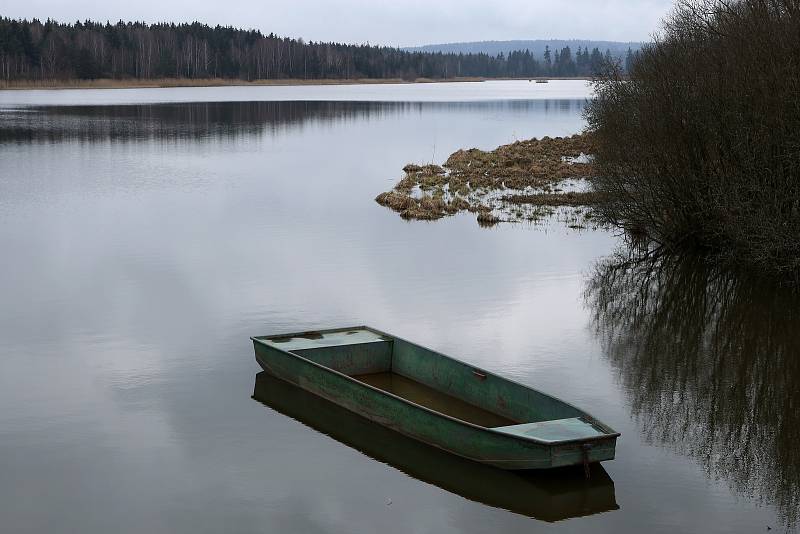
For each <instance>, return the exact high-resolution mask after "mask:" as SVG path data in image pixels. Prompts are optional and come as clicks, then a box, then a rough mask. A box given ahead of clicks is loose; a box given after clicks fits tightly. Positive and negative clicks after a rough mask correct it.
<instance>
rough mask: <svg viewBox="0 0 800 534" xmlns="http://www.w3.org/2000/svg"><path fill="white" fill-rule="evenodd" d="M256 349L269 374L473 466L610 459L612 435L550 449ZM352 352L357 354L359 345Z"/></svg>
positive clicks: (290, 355)
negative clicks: (457, 457) (473, 463)
mask: <svg viewBox="0 0 800 534" xmlns="http://www.w3.org/2000/svg"><path fill="white" fill-rule="evenodd" d="M254 347H255V353H256V360H257V361H258V363H259V365H260V366H261V367H262V369H264V371H266V372H267V373H269V374H271V375H273V376H275V377H277V378H280V379H282V380H285V381H287V382H289V383H291V384H294V385H296V386H298V387H300V388H302V389H304V390H306V391H308V392H310V393H313V394H315V395H317V396H319V397H322V398H324V399H327V400H328V401H330V402H332V403H334V404H336V405H338V406H341V407H343V408H345V409H347V410H350V411H351V412H354V413H356V414H358V415H360V416H362V417H365V418H367V419H369V420H371V421H374V422H375V423H378V424H380V425H383V426H385V427H387V428H390V429H392V430H394V431H396V432H399V433H401V434H403V435H405V436H408V437H411V438H413V439H416V440H419V441H421V442H423V443H426V444H428V445H432V446H434V447H437V448H439V449H443V450H445V451H448V452H450V453H452V454H456V455H458V456H461V457H464V458H468V459H470V460H473V461H477V462H481V463H484V464H489V465H492V466H495V467H498V468H501V469H509V470H529V469H550V468H555V467H562V466H568V465H580V464H586V463H593V462H600V461H605V460H611V459H613V458H614V452H615V446H616V435H611V436H608V437H605V438H602V439H591V440H583V441H570V442H566V443H553V444H549V443H540V442H537V441H534V440H529V439H525V438H521V437H517V436H512V435H507V434H503V433H501V432H497V431H495V430H493V429H491V428H484V427H480V426H477V425H473V424H470V423H467V422H464V421H460V420H458V419H454V418H452V417H447V416H445V415H443V414H440V413H437V412H435V411H432V410H429V409H426V408H425V407H423V406H419V405H417V404H414V403H411V402H408V401H407V400H405V399H403V398H400V397H397V396H394V395H391V394H388V393H386V392H385V391H382V390H379V389H376V388H373V387H370V386H368V385H366V384H364V383H362V382H360V381H358V380H356V379H354V378H352V377H351V376H348V375H347V374H344V373H341V372H337V371H335V370H333V369H329V368H327V367H325V366H323V365H320V364H318V363H316V362H314V361H311V360H309V359H306V358H304V357H301V356H299V355H297V354H294V353H291V352H288V351H284V350H280V349H277V348H275V347H272V346H269V345H267V344H264V343H261V342H260V341H259V340H258V339H254ZM367 348H368V347H364V349H367ZM350 349H351V352H352V353H353V354H358V353H360V351H359V350H357V349H358V347H357V346H350Z"/></svg>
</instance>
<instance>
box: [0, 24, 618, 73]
mask: <svg viewBox="0 0 800 534" xmlns="http://www.w3.org/2000/svg"><path fill="white" fill-rule="evenodd" d="M632 57H633V55H632V53H631V52H630V51H629V54H628V58H627V60H626V62H625V63H629V62H630V61H631V58H632ZM614 60H615V59H614V58H612V57H611V53H610V52H609V51H606V53H605V54H603V53H601V52H600V50H598V49H596V48H595V49H594V50H592V51H591V52H590V51H589V50H588V49H585V50H582V49H580V48H579V49H578V50H577V52H575V53H573V52H572V50H570V48H569V47H565V48H563V49H561V50H555V51H552V52H551V51H550V50H549V49H548V50H547V51H546V52H545V54H544V56H543V57H541V58H535V57H533V55H532V54H531V52H530V51H528V50H524V51H516V52H511V53H510V54H508V55H507V56H506V55H504V54H502V53H501V54H499V55H497V56H490V55H487V54H443V53H429V52H406V51H402V50H400V49H397V48H391V47H385V46H373V45H368V44H361V45H351V44H341V43H323V42H308V43H306V42H304V41H303V40H302V39H290V38H286V37H278V36H276V35H274V34H272V33H270V34H269V35H264V34H262V33H261V32H260V31H257V30H241V29H236V28H232V27H222V26H215V27H213V28H212V27H210V26H208V25H206V24H201V23H199V22H194V23H191V24H174V23H173V24H168V23H159V24H145V23H141V22H122V21H120V22H118V23H116V24H110V23H108V22H106V23H105V24H103V23H99V22H92V21H85V22H76V23H74V24H62V23H58V22H55V21H52V20H47V21H46V22H44V23H42V22H40V21H38V20H36V19H33V20H31V21H28V20H13V19H9V18H0V79H3V80H6V81H11V80H70V79H96V78H114V79H125V78H137V79H151V78H189V79H192V78H234V79H242V80H259V79H287V78H289V79H309V80H313V79H326V78H330V79H357V78H403V79H416V78H420V77H422V78H435V79H439V78H454V77H486V78H497V77H540V76H592V75H594V74H595V73H597V72H599V71H600V69H601V67H602V65H603V63H604V62H607V61H614ZM626 66H627V65H626Z"/></svg>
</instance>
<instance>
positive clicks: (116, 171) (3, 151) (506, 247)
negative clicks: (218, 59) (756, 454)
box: [0, 84, 772, 532]
mask: <svg viewBox="0 0 800 534" xmlns="http://www.w3.org/2000/svg"><path fill="white" fill-rule="evenodd" d="M548 85H549V84H548ZM426 90H431V89H430V88H429V89H426ZM3 96H4V98H5V94H4V95H3ZM58 98H62V97H60V96H59V97H58ZM114 98H117V97H114ZM242 106H244V107H242ZM247 106H251V107H249V108H248V107H247ZM252 106H253V105H252V104H230V105H220V104H215V105H212V106H211V108H209V106H206V105H203V104H201V105H199V106H198V107H197V108H195V109H185V108H183V109H180V107H177V108H176V107H174V106H173V107H172V108H169V107H166V108H159V109H154V108H152V107H149V106H145V107H144V108H138V110H137V109H134V108H128V109H120V108H108V109H102V108H95V109H84V110H80V109H78V108H70V109H61V110H49V111H47V110H45V111H44V112H45V113H52V114H54V115H55V117H54V120H53V121H52V124H59V121H62V123H63V124H65V125H66V126H64V127H63V128H62V129H61V130H60V131H61V132H62V134H60V136H53V137H51V138H47V137H46V136H43V137H42V138H40V139H37V138H36V135H38V134H33V137H34V141H35V142H32V143H31V142H23V141H20V140H19V139H12V140H11V142H8V143H6V144H4V145H2V146H0V155H1V157H0V247H1V248H2V250H3V252H4V267H3V276H2V277H0V294H2V295H3V298H4V305H3V306H2V307H0V334H2V335H0V352H1V353H2V355H3V357H2V359H0V403H2V405H3V406H4V410H2V411H0V462H2V463H3V464H4V465H0V468H2V471H3V472H4V484H2V485H0V515H2V517H3V518H4V519H3V520H4V526H5V528H9V529H10V531H24V530H31V531H42V530H45V529H53V528H54V527H55V528H57V529H61V528H64V526H65V525H70V526H74V527H75V529H76V530H80V531H84V532H87V531H98V532H99V531H108V530H114V531H123V530H131V531H133V530H136V531H145V530H147V531H190V530H191V531H193V532H206V531H208V532H212V531H221V530H230V529H231V528H234V529H235V530H238V531H264V530H271V531H276V532H278V531H297V532H313V531H333V532H338V531H341V532H354V531H360V532H374V531H377V530H380V531H382V532H408V531H409V530H411V531H415V530H418V531H428V532H448V531H450V532H456V531H466V532H485V531H492V532H517V531H520V530H522V529H539V528H550V529H554V530H563V531H566V532H582V531H589V530H591V531H595V532H596V531H600V532H619V531H629V532H635V531H640V530H645V529H647V530H648V531H656V532H668V531H673V530H675V529H678V530H697V529H699V528H702V529H703V531H704V532H725V531H729V530H730V529H731V528H745V527H747V528H750V527H752V529H762V528H763V525H766V524H769V522H770V521H772V513H771V512H770V511H769V510H768V509H763V508H762V509H759V508H757V507H755V505H753V504H751V503H750V502H749V501H746V500H742V499H738V498H736V497H734V496H732V494H731V492H730V490H729V489H728V487H727V485H726V484H725V483H724V482H714V481H709V480H708V479H707V478H706V477H705V475H704V474H703V472H702V471H701V470H700V469H698V468H697V466H696V465H695V464H694V463H693V461H692V460H689V459H687V458H685V457H683V456H680V455H678V454H675V453H671V452H668V451H666V450H663V449H661V448H659V447H657V446H646V445H643V444H642V443H641V442H640V439H639V430H638V428H637V426H636V425H635V423H634V422H632V421H631V419H630V412H629V408H628V407H627V406H626V395H625V391H624V389H622V386H621V385H620V383H619V381H618V377H617V375H616V374H615V373H614V371H613V370H612V369H610V368H609V365H608V362H607V360H605V359H604V357H603V353H602V350H601V346H600V344H599V341H598V340H597V339H596V338H595V336H594V334H593V332H592V330H591V326H590V315H589V312H588V311H587V310H586V309H585V308H584V306H583V300H582V292H583V289H584V283H585V282H584V280H585V278H584V275H585V273H587V272H588V271H589V270H590V268H591V265H592V262H593V261H594V260H595V259H597V258H599V257H601V256H604V255H606V254H608V253H609V252H610V251H611V250H612V248H613V247H614V245H615V243H616V240H615V238H614V237H613V236H612V235H609V234H607V233H603V232H594V233H592V232H590V233H582V234H581V233H576V232H572V231H568V230H565V229H563V228H561V227H559V226H557V225H553V226H551V227H548V228H547V229H546V230H544V231H542V230H536V229H531V228H530V227H528V226H525V225H520V226H511V225H506V226H501V227H498V228H495V229H491V230H484V229H481V228H479V227H478V225H477V224H475V221H474V220H473V216H472V215H460V216H457V217H453V218H450V219H446V220H442V221H438V222H436V223H432V224H431V223H424V222H416V223H408V222H405V221H403V220H402V219H400V218H399V217H397V216H396V215H395V214H393V213H391V212H389V211H387V210H385V209H384V208H381V207H380V206H378V205H377V204H376V203H375V202H374V201H373V198H374V197H375V195H376V194H377V193H379V192H381V191H383V190H385V189H387V188H388V187H390V186H391V185H392V184H393V183H394V182H395V181H396V180H397V179H398V178H399V177H400V175H401V168H402V166H403V165H404V164H405V163H407V162H409V161H415V162H428V161H436V162H441V161H442V160H444V159H445V158H446V157H447V155H449V154H450V153H451V152H453V151H454V150H456V149H458V148H462V147H471V146H477V147H480V148H492V147H494V146H497V145H498V144H502V143H507V142H511V141H513V140H515V139H523V138H528V137H532V136H542V135H564V134H568V133H572V132H575V131H578V130H579V129H580V128H581V125H582V121H581V118H580V109H581V103H580V102H577V103H575V102H572V103H570V102H567V103H557V104H556V103H552V102H551V103H547V102H546V101H539V102H532V103H530V102H527V103H526V102H511V103H498V102H483V103H470V104H465V103H461V104H373V105H367V104H339V105H331V104H318V105H316V106H307V105H306V106H305V108H297V107H296V106H295V107H294V108H292V107H291V106H289V105H286V106H287V107H286V108H284V109H279V108H281V107H282V105H278V106H277V107H276V106H274V105H273V106H271V107H270V106H266V107H264V106H262V111H261V112H260V113H261V114H259V112H255V113H253V114H251V113H249V112H248V110H250V111H252V110H253V109H254V108H253V107H252ZM257 107H258V106H256V108H257ZM270 110H271V111H270ZM308 110H311V111H308ZM131 112H135V113H140V114H144V115H145V117H144V118H143V119H137V118H130V117H128V118H126V119H125V120H127V121H129V122H132V123H134V126H133V128H134V132H138V133H135V135H134V136H133V138H134V139H135V140H136V141H135V142H131V140H130V138H127V139H126V137H125V136H124V135H121V136H120V137H114V136H112V135H106V134H105V133H102V132H106V131H108V130H107V126H108V124H109V121H108V118H109V116H111V117H113V116H115V114H125V113H128V114H130V113H131ZM181 113H183V115H181ZM186 113H194V115H191V117H193V118H188V119H187V118H186V116H187V115H186ZM209 113H210V115H209ZM237 113H238V115H237ZM198 114H199V115H198ZM198 116H200V117H204V118H203V119H199V118H197V117H198ZM231 116H235V117H239V118H234V119H233V120H229V118H230V117H231ZM278 116H280V117H284V119H278V118H276V117H278ZM286 117H288V118H286ZM51 118H52V116H51ZM137 120H141V121H144V122H139V123H138V125H139V126H141V125H142V124H145V123H146V124H156V125H157V126H153V127H143V128H140V129H139V130H136V127H137V124H136V121H137ZM93 121H94V122H95V123H98V122H99V123H100V127H99V129H97V128H96V129H93V127H92V125H91V123H92V122H93ZM148 121H150V122H148ZM48 123H51V121H50V119H48V121H47V123H45V124H48ZM238 123H241V124H242V125H244V126H242V127H239V126H236V124H238ZM76 125H77V127H76ZM220 129H221V130H224V131H225V132H226V133H225V134H224V135H220V134H219V131H220ZM98 131H100V132H101V133H97V132H98ZM75 132H77V133H75ZM158 132H167V134H166V135H159V133H158ZM170 132H173V133H170ZM175 132H184V133H175ZM185 132H188V133H185ZM198 132H199V133H198ZM10 137H11V136H9V138H10ZM9 138H6V139H7V140H8V139H9ZM39 141H45V142H39ZM358 323H366V324H371V325H374V326H376V327H378V328H381V329H384V330H387V331H389V332H392V333H394V334H397V335H400V336H402V337H406V338H409V339H412V340H414V341H417V342H419V343H422V344H424V345H427V346H430V347H432V348H435V349H439V350H441V351H443V352H445V353H448V354H452V355H453V356H456V357H458V358H461V359H464V360H466V361H470V362H475V363H476V364H477V365H480V366H482V367H485V368H488V369H491V370H493V371H497V372H500V373H503V374H505V375H507V376H509V377H510V378H514V379H517V380H520V381H523V382H524V383H526V384H528V385H531V386H533V387H537V388H540V389H542V390H544V391H547V392H549V393H553V394H556V395H558V396H560V397H562V398H564V399H565V400H567V401H569V402H573V403H575V404H578V405H580V406H581V407H583V408H586V409H587V410H589V411H590V412H592V413H593V414H594V415H596V416H597V417H598V418H599V419H600V420H603V421H605V422H607V423H608V424H609V425H611V426H612V427H614V428H615V429H618V430H620V431H621V432H622V433H623V437H622V439H621V440H620V442H619V446H618V460H616V461H614V462H610V463H608V464H607V470H608V472H609V474H610V475H611V477H612V478H613V479H614V482H615V486H616V495H617V502H618V503H619V504H620V506H621V508H622V509H621V510H620V511H616V512H610V513H607V514H603V515H600V516H593V517H590V518H585V519H574V520H570V521H567V522H565V523H558V524H555V525H550V526H546V525H544V524H539V523H533V522H532V520H530V519H528V518H524V517H520V516H515V515H511V514H509V513H507V512H504V511H501V510H494V509H491V508H487V507H485V506H482V505H479V504H476V503H473V502H470V501H468V500H465V499H463V498H461V497H458V496H456V495H453V494H450V493H448V492H445V491H443V490H440V489H438V488H436V487H433V486H429V485H426V484H422V483H420V482H418V481H416V480H414V479H412V478H408V477H406V476H404V475H402V474H400V473H398V472H397V471H395V470H393V469H390V468H387V467H386V466H384V465H383V464H380V463H378V462H374V461H371V460H366V459H365V458H364V457H363V456H362V455H361V454H360V453H358V452H357V451H354V450H352V449H350V448H348V447H345V446H341V445H338V444H336V442H334V441H332V440H330V439H329V438H326V437H324V436H322V435H320V434H317V433H315V432H314V431H311V430H309V429H307V428H305V427H303V426H301V425H299V424H298V423H296V422H295V421H293V420H291V419H288V418H286V417H284V416H281V415H280V414H277V413H275V412H271V411H269V410H267V409H266V408H264V407H263V406H262V405H260V404H258V403H256V402H254V401H252V400H251V399H250V398H249V395H250V393H251V392H252V388H253V381H254V375H255V372H256V370H257V369H258V368H257V366H256V364H255V363H254V361H253V357H252V347H251V345H250V341H249V336H250V335H254V334H268V333H273V332H281V331H292V330H305V329H311V328H318V327H325V326H336V325H341V324H358ZM387 499H391V501H392V505H391V506H387V505H386V501H387ZM710 518H713V520H710Z"/></svg>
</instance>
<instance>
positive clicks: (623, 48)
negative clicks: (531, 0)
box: [403, 39, 642, 59]
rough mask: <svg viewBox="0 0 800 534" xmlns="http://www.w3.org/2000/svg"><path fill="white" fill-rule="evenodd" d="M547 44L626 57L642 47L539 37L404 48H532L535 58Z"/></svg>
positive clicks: (484, 50)
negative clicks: (526, 39)
mask: <svg viewBox="0 0 800 534" xmlns="http://www.w3.org/2000/svg"><path fill="white" fill-rule="evenodd" d="M545 46H549V47H550V50H553V51H555V50H561V49H562V48H564V47H565V46H568V47H570V49H571V50H572V53H573V54H574V53H575V51H576V50H577V49H578V47H581V48H586V47H588V48H589V50H590V51H591V50H593V49H594V48H598V49H599V50H600V52H602V53H604V54H605V52H606V50H610V51H611V55H613V56H615V57H618V58H624V57H625V55H626V54H627V53H628V48H630V49H631V50H633V51H636V50H638V49H639V48H641V46H642V43H640V42H628V43H624V42H619V41H587V40H581V39H568V40H559V39H537V40H532V41H524V40H520V41H476V42H472V43H445V44H430V45H424V46H413V47H405V48H403V50H408V51H410V52H443V53H448V52H452V53H455V54H458V53H462V54H479V53H484V54H489V55H490V56H496V55H498V54H499V53H500V52H502V53H503V54H504V55H508V53H509V52H512V51H514V50H530V51H531V53H532V54H533V55H534V57H535V58H537V59H538V58H541V57H542V54H544V49H545Z"/></svg>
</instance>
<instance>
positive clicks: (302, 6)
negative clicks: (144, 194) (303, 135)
mask: <svg viewBox="0 0 800 534" xmlns="http://www.w3.org/2000/svg"><path fill="white" fill-rule="evenodd" d="M671 5H672V0H607V1H604V2H598V1H596V0H571V1H569V2H559V1H557V0H500V1H495V2H487V1H485V0H481V1H478V0H433V1H431V0H396V1H392V2H388V1H375V0H372V1H370V0H332V1H327V0H226V1H225V2H219V1H217V0H213V1H212V0H197V1H193V2H186V1H174V2H164V1H163V0H138V1H136V2H121V1H119V0H109V1H106V2H97V1H96V0H71V1H69V2H67V1H63V0H61V1H59V0H6V1H5V2H4V6H3V10H2V13H0V14H2V15H4V16H10V17H14V18H33V17H36V18H40V19H45V18H47V17H51V18H54V19H56V20H59V21H74V20H77V19H80V20H83V19H87V18H90V19H94V20H103V21H104V20H111V21H116V20H119V19H123V20H144V21H146V22H157V21H175V22H185V21H194V20H199V21H201V22H205V23H208V24H211V25H215V24H222V25H232V26H237V27H247V28H256V29H259V30H261V31H263V32H265V33H270V32H274V33H276V34H278V35H284V36H290V37H303V38H304V39H306V40H314V41H342V42H357V43H362V42H370V43H373V44H387V45H397V46H413V45H421V44H430V43H443V42H454V41H481V40H508V39H549V38H560V39H569V38H580V39H596V40H617V41H635V40H647V39H648V38H649V37H650V36H651V35H652V33H653V32H654V31H655V30H656V29H657V28H658V26H659V23H660V20H661V19H662V18H663V17H664V15H666V14H667V13H668V12H669V10H670V8H671Z"/></svg>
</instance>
